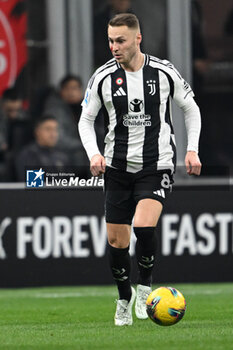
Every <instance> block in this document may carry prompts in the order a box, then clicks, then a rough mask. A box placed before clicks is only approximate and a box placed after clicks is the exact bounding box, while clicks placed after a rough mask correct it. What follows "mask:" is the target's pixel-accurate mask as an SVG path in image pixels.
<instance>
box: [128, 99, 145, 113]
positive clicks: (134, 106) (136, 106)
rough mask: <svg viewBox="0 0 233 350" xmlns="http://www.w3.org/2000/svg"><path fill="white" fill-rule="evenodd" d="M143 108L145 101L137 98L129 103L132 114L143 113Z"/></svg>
mask: <svg viewBox="0 0 233 350" xmlns="http://www.w3.org/2000/svg"><path fill="white" fill-rule="evenodd" d="M142 108H143V101H142V100H139V99H138V98H135V99H134V100H133V101H130V103H129V109H130V110H131V112H136V113H137V112H141V110H142Z"/></svg>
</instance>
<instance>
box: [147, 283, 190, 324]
mask: <svg viewBox="0 0 233 350" xmlns="http://www.w3.org/2000/svg"><path fill="white" fill-rule="evenodd" d="M185 309H186V302H185V298H184V296H183V295H182V294H181V293H180V292H179V291H178V290H177V289H175V288H172V287H160V288H157V289H155V290H154V291H153V292H151V293H150V295H149V296H148V298H147V301H146V311H147V314H148V316H149V317H150V319H151V320H152V321H154V322H155V323H157V324H158V325H160V326H172V325H173V324H175V323H177V322H179V321H180V320H181V319H182V317H183V316H184V313H185Z"/></svg>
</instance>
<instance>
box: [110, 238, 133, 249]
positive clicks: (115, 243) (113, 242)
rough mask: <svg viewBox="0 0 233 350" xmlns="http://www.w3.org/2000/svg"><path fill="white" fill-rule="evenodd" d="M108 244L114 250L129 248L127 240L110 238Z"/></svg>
mask: <svg viewBox="0 0 233 350" xmlns="http://www.w3.org/2000/svg"><path fill="white" fill-rule="evenodd" d="M108 244H109V245H110V246H112V247H114V248H119V249H124V248H127V247H128V246H129V242H128V241H126V240H120V239H119V238H118V237H109V238H108Z"/></svg>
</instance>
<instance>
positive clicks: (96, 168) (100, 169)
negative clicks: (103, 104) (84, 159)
mask: <svg viewBox="0 0 233 350" xmlns="http://www.w3.org/2000/svg"><path fill="white" fill-rule="evenodd" d="M94 122H95V117H94V116H91V115H88V114H87V113H86V112H85V110H84V109H83V111H82V114H81V117H80V121H79V125H78V128H79V134H80V138H81V141H82V144H83V147H84V148H85V150H86V152H87V155H88V158H89V160H90V170H91V173H92V175H93V176H99V175H100V174H102V173H104V172H105V167H106V163H105V158H104V157H103V156H102V155H101V153H100V150H99V147H98V145H97V140H96V133H95V128H94Z"/></svg>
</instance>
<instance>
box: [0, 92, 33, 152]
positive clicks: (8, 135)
mask: <svg viewBox="0 0 233 350" xmlns="http://www.w3.org/2000/svg"><path fill="white" fill-rule="evenodd" d="M0 125H1V127H0V150H1V151H3V152H5V151H16V150H19V149H20V148H21V147H22V146H23V145H24V144H25V143H26V142H27V141H28V138H29V129H28V126H29V120H28V116H27V114H26V112H25V111H24V110H23V100H22V99H21V98H20V97H19V95H18V94H17V91H16V90H14V89H7V90H5V91H4V93H3V97H2V101H1V111H0Z"/></svg>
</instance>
